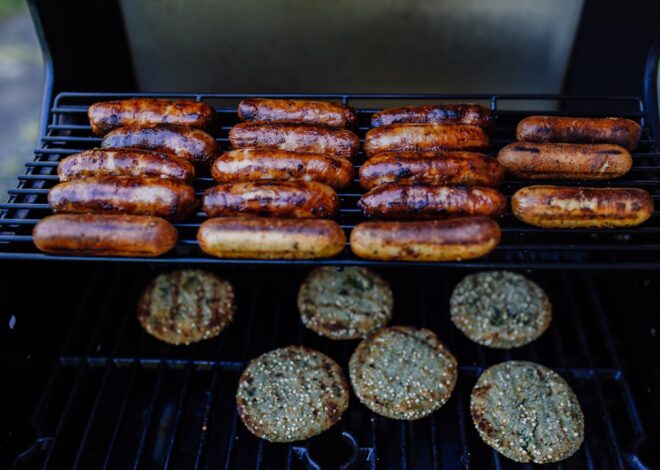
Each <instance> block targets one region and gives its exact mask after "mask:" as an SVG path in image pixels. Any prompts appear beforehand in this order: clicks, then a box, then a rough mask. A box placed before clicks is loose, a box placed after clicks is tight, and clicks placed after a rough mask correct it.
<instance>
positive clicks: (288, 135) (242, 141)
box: [229, 122, 360, 159]
mask: <svg viewBox="0 0 660 470" xmlns="http://www.w3.org/2000/svg"><path fill="white" fill-rule="evenodd" d="M229 140H230V142H231V145H232V146H233V147H234V148H235V149H238V148H259V149H280V150H293V151H295V152H313V153H324V154H327V155H336V156H339V157H345V158H348V159H351V158H353V157H354V156H355V155H356V154H357V152H358V150H360V139H358V136H356V135H355V134H353V133H352V132H351V131H349V130H347V129H337V128H334V127H329V126H318V125H316V126H314V125H310V124H269V123H261V122H244V123H241V124H237V125H235V126H234V127H233V128H232V129H231V131H229Z"/></svg>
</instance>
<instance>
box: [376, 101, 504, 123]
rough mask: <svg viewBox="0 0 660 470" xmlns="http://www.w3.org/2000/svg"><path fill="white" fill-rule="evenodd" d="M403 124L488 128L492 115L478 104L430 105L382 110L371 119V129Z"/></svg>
mask: <svg viewBox="0 0 660 470" xmlns="http://www.w3.org/2000/svg"><path fill="white" fill-rule="evenodd" d="M404 122H409V123H420V124H469V125H472V126H479V127H489V126H490V125H491V123H492V115H491V112H490V109H488V108H486V107H484V106H481V105H478V104H432V105H426V106H402V107H400V108H389V109H384V110H383V111H379V112H377V113H374V115H373V116H372V117H371V127H380V126H389V125H390V124H399V123H404Z"/></svg>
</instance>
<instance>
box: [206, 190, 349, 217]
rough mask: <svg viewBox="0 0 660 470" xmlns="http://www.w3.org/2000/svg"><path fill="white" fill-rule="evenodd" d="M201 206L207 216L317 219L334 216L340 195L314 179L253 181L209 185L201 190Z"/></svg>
mask: <svg viewBox="0 0 660 470" xmlns="http://www.w3.org/2000/svg"><path fill="white" fill-rule="evenodd" d="M202 207H203V209H204V212H206V215H208V216H209V217H227V216H241V215H259V216H263V217H281V218H292V219H309V218H314V219H316V218H325V217H332V216H334V215H335V214H336V213H337V209H338V208H339V199H338V198H337V193H336V192H335V191H334V189H332V188H331V187H330V186H326V185H325V184H322V183H317V182H315V181H310V182H304V181H254V182H243V183H226V184H220V185H218V186H215V187H213V188H210V189H208V190H206V192H205V193H204V198H203V200H202Z"/></svg>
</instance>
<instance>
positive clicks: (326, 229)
mask: <svg viewBox="0 0 660 470" xmlns="http://www.w3.org/2000/svg"><path fill="white" fill-rule="evenodd" d="M197 239H198V240H199V245H200V247H201V248H202V250H203V251H204V252H206V253H208V254H209V255H211V256H217V257H219V258H251V259H315V258H330V257H332V256H335V255H337V254H339V253H340V252H341V251H342V250H343V249H344V246H345V245H346V236H345V235H344V231H343V230H342V229H341V227H339V225H338V224H337V222H335V221H333V220H314V219H312V220H305V219H268V218H261V217H258V218H257V217H219V218H215V219H209V220H207V221H205V222H204V223H202V225H201V226H200V227H199V231H198V232H197Z"/></svg>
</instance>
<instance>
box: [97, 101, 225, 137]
mask: <svg viewBox="0 0 660 470" xmlns="http://www.w3.org/2000/svg"><path fill="white" fill-rule="evenodd" d="M87 115H88V116H89V122H90V124H91V125H92V132H93V133H94V134H96V135H104V134H106V133H107V132H109V131H111V130H113V129H117V128H118V127H123V126H150V125H153V124H177V125H180V126H187V127H196V128H198V129H206V128H207V127H208V126H209V124H210V123H211V120H212V119H213V116H214V115H215V111H214V110H213V108H212V107H211V106H209V105H208V104H206V103H200V102H198V101H186V100H164V99H159V98H133V99H128V100H118V101H105V102H102V103H94V104H93V105H91V106H90V107H89V110H88V112H87Z"/></svg>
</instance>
